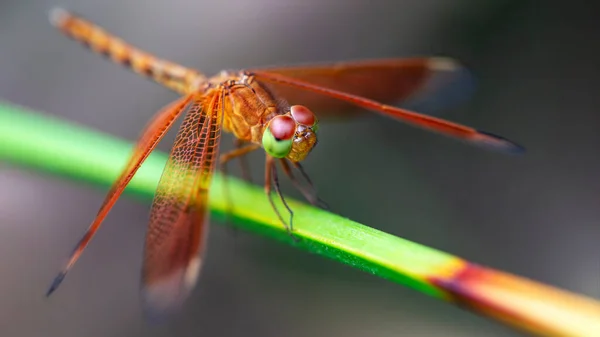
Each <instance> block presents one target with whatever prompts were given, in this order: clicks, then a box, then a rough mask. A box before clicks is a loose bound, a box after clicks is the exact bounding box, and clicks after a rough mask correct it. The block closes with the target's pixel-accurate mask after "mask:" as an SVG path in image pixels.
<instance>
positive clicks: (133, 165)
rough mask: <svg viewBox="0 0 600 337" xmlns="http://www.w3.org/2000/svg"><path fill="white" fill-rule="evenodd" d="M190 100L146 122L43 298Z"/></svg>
mask: <svg viewBox="0 0 600 337" xmlns="http://www.w3.org/2000/svg"><path fill="white" fill-rule="evenodd" d="M191 99H192V96H191V95H190V96H186V97H182V98H180V99H179V100H177V101H175V102H173V103H171V104H169V105H167V106H166V107H165V108H163V109H162V110H161V111H159V112H158V113H157V114H156V115H155V116H154V118H153V119H152V120H151V121H150V123H149V124H148V126H146V128H145V129H144V131H143V132H142V135H141V136H140V138H139V140H138V142H137V144H136V146H135V148H134V150H133V154H132V155H131V157H130V158H129V161H128V163H127V165H126V166H125V168H124V169H123V172H122V173H121V175H120V176H119V178H118V179H117V180H116V181H115V182H114V183H113V185H112V187H111V188H110V191H109V192H108V194H107V195H106V197H105V198H104V201H103V202H102V206H100V209H99V211H98V214H97V215H96V218H95V219H94V221H93V222H92V224H91V225H90V226H89V227H88V229H87V230H86V232H85V233H84V235H83V237H82V238H81V239H80V240H79V242H78V243H77V245H76V246H75V249H73V252H72V253H71V255H70V256H69V259H68V260H67V263H66V264H65V265H64V266H63V268H62V269H61V271H60V272H59V274H58V275H57V276H56V277H55V279H54V281H53V282H52V284H51V285H50V288H49V289H48V292H47V294H46V296H49V295H50V294H52V292H54V291H55V290H56V289H57V288H58V286H59V285H60V283H61V282H62V280H63V279H64V278H65V276H66V275H67V273H68V272H69V270H70V269H71V267H73V265H74V264H75V263H76V262H77V260H78V259H79V257H80V256H81V254H82V253H83V251H84V249H85V248H86V247H87V245H88V244H89V243H90V241H91V240H92V238H93V237H94V235H95V234H96V232H97V231H98V229H99V228H100V226H101V225H102V222H103V221H104V219H105V218H106V216H107V215H108V213H109V212H110V209H111V208H112V207H113V206H114V204H115V203H116V202H117V200H118V199H119V197H120V196H121V194H122V193H123V191H124V190H125V187H126V186H127V184H129V182H130V181H131V179H132V178H133V176H134V175H135V173H136V172H137V170H138V169H139V168H140V166H141V165H142V163H143V162H144V160H146V158H148V156H149V155H150V153H151V152H152V150H154V148H155V147H156V145H158V143H159V142H160V140H161V139H162V138H163V137H164V135H165V134H166V133H167V131H169V129H170V128H171V126H173V123H174V122H175V120H177V117H179V115H181V113H182V112H183V111H184V110H185V108H186V107H187V106H188V104H189V103H190V101H191Z"/></svg>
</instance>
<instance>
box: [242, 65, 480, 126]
mask: <svg viewBox="0 0 600 337" xmlns="http://www.w3.org/2000/svg"><path fill="white" fill-rule="evenodd" d="M255 70H256V71H260V72H269V73H272V74H278V75H283V76H285V77H288V78H293V79H296V80H300V81H304V82H308V83H311V84H313V85H317V86H320V87H324V88H329V89H334V90H337V91H341V92H345V93H348V94H351V95H355V96H361V97H365V98H368V99H372V100H374V101H378V102H381V103H384V104H402V106H404V107H406V108H411V109H419V110H423V109H424V110H426V112H428V113H432V112H436V111H437V110H439V109H441V108H447V107H449V106H451V105H453V104H456V103H458V102H460V101H462V100H464V99H465V98H467V97H469V96H470V94H471V92H472V91H473V87H474V81H473V77H472V76H471V74H470V72H469V71H468V70H467V69H466V68H464V67H462V66H461V65H460V64H459V63H458V62H456V61H454V60H452V59H450V58H444V57H424V58H396V59H375V60H366V61H353V62H340V63H331V64H322V65H306V66H291V67H274V68H260V69H252V70H249V71H251V72H254V71H255ZM270 86H271V87H272V88H273V89H274V90H275V92H276V93H277V94H279V95H281V96H282V97H284V98H285V99H286V100H287V101H289V102H290V103H291V104H302V105H305V106H307V107H309V108H310V109H311V110H313V111H315V112H317V113H318V114H319V116H320V117H326V118H327V117H342V116H348V115H351V114H353V113H356V112H357V111H358V110H361V109H360V108H359V107H357V106H356V105H352V104H350V103H348V102H344V101H341V100H339V99H335V98H332V97H328V96H324V95H318V94H315V93H314V92H310V91H302V90H297V89H296V88H292V87H289V86H285V85H281V84H279V83H273V84H271V85H270Z"/></svg>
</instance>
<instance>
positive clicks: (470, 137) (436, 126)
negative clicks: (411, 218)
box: [253, 70, 524, 154]
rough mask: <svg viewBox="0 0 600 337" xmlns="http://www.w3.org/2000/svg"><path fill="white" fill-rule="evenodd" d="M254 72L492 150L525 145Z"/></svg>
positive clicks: (518, 149) (271, 80) (516, 150)
mask: <svg viewBox="0 0 600 337" xmlns="http://www.w3.org/2000/svg"><path fill="white" fill-rule="evenodd" d="M253 75H254V76H255V77H256V79H258V80H264V81H267V82H269V83H278V84H281V85H287V86H289V87H292V88H296V89H297V90H301V91H309V92H313V93H315V94H319V95H323V96H327V97H330V98H334V99H338V100H340V101H344V102H347V103H350V104H353V105H355V106H357V107H361V108H363V109H367V110H371V111H375V112H378V113H380V114H382V115H385V116H388V117H392V118H395V119H397V120H400V121H403V122H405V123H407V124H410V125H413V126H415V127H419V128H422V129H425V130H429V131H433V132H437V133H440V134H443V135H445V136H449V137H453V138H457V139H460V140H463V141H465V142H469V143H471V144H473V145H477V146H480V147H484V148H487V149H490V150H495V151H500V152H505V153H513V154H520V153H523V151H524V148H523V147H521V146H520V145H518V144H516V143H514V142H512V141H510V140H508V139H506V138H504V137H501V136H497V135H494V134H491V133H488V132H485V131H481V130H477V129H474V128H472V127H469V126H466V125H461V124H458V123H454V122H450V121H447V120H444V119H441V118H437V117H432V116H427V115H424V114H420V113H417V112H413V111H409V110H405V109H401V108H397V107H394V106H391V105H387V104H382V103H380V102H377V101H374V100H372V99H369V98H365V97H361V96H356V95H352V94H349V93H347V92H343V91H338V90H334V89H329V88H326V87H322V86H318V85H315V84H312V83H310V82H305V81H302V80H299V79H296V78H291V77H287V76H283V75H280V74H275V73H271V72H267V71H264V72H263V71H259V70H255V71H254V72H253Z"/></svg>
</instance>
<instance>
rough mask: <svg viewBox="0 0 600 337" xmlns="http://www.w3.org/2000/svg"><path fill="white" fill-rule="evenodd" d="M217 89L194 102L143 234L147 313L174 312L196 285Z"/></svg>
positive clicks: (213, 154)
mask: <svg viewBox="0 0 600 337" xmlns="http://www.w3.org/2000/svg"><path fill="white" fill-rule="evenodd" d="M221 116H222V97H221V95H220V94H219V93H213V94H210V95H208V96H206V97H205V98H204V99H203V100H201V101H197V102H195V104H194V106H193V107H192V108H191V109H190V111H189V112H188V114H187V116H186V118H185V119H184V121H183V124H182V125H181V128H180V130H179V133H178V134H177V137H176V140H175V144H174V145H173V149H172V150H171V154H170V156H169V160H168V162H167V164H166V167H165V169H164V172H163V174H162V177H161V179H160V182H159V185H158V188H157V191H156V195H155V197H154V202H153V204H152V209H151V211H150V224H149V227H148V233H147V236H146V244H145V250H144V263H143V269H142V299H143V301H144V308H145V310H146V314H147V315H148V317H149V318H151V319H161V318H163V317H164V316H168V315H169V314H170V313H171V312H174V311H176V310H177V309H178V308H179V307H180V306H181V305H182V303H183V301H184V300H185V299H186V298H187V296H188V295H189V293H190V291H191V290H192V288H193V286H194V285H195V283H196V279H197V276H198V274H199V271H200V266H201V254H202V252H203V246H204V239H205V238H206V234H207V225H208V212H207V202H208V189H209V187H210V182H211V178H212V174H213V171H214V166H215V161H216V160H217V156H218V147H219V138H220V135H221Z"/></svg>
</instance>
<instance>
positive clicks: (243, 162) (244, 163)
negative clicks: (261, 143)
mask: <svg viewBox="0 0 600 337" xmlns="http://www.w3.org/2000/svg"><path fill="white" fill-rule="evenodd" d="M233 144H234V146H235V148H236V149H242V148H244V147H246V146H250V145H249V144H247V143H245V142H244V141H243V140H239V139H237V138H236V139H235V140H234V143H233ZM256 146H258V145H256ZM257 148H258V147H257ZM245 154H246V153H244V155H240V156H238V157H237V158H238V159H239V163H240V170H241V171H242V178H243V179H244V180H245V181H246V182H248V183H250V184H252V175H251V174H250V166H249V165H248V160H247V159H248V157H246V156H245Z"/></svg>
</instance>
